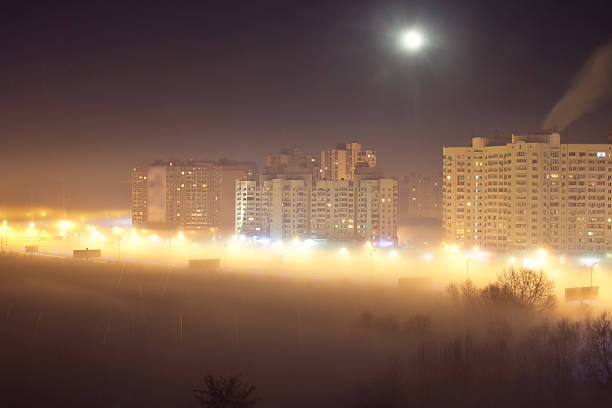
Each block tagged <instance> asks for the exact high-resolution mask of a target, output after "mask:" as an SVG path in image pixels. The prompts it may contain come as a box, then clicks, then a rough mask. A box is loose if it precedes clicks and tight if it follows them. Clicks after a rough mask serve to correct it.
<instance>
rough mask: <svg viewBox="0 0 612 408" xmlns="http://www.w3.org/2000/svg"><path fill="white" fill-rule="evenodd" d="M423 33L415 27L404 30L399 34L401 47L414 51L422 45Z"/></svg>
mask: <svg viewBox="0 0 612 408" xmlns="http://www.w3.org/2000/svg"><path fill="white" fill-rule="evenodd" d="M423 42H424V40H423V35H422V34H421V33H420V32H419V31H418V30H416V29H409V30H405V31H403V32H402V33H401V34H400V45H401V47H402V48H403V49H405V50H408V51H412V52H416V51H418V50H420V49H421V48H422V47H423Z"/></svg>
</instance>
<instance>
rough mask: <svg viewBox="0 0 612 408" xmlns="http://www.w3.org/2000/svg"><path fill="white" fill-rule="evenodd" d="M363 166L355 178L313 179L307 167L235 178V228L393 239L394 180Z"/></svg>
mask: <svg viewBox="0 0 612 408" xmlns="http://www.w3.org/2000/svg"><path fill="white" fill-rule="evenodd" d="M367 170H370V171H366V169H360V170H358V171H357V172H356V174H355V178H356V179H355V181H349V180H337V181H334V180H317V181H313V180H312V177H311V175H310V174H309V173H308V171H305V172H302V173H294V174H280V175H277V176H274V177H273V178H266V177H265V176H262V180H261V182H260V183H259V184H254V183H252V182H240V181H237V182H236V209H237V212H236V218H237V222H236V233H238V234H244V235H260V236H269V237H270V238H271V239H273V240H290V239H293V238H295V237H298V238H319V239H329V240H337V241H354V240H363V241H365V240H373V241H381V240H385V241H389V242H396V241H397V181H396V180H394V179H390V178H383V177H382V174H381V172H380V171H371V170H378V169H367ZM257 197H260V198H261V199H260V200H257ZM249 198H250V199H249ZM257 223H259V224H257Z"/></svg>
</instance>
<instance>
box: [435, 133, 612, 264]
mask: <svg viewBox="0 0 612 408" xmlns="http://www.w3.org/2000/svg"><path fill="white" fill-rule="evenodd" d="M611 153H612V145H610V144H561V143H560V136H559V135H558V134H556V133H551V134H536V135H518V136H517V135H515V136H513V138H512V141H509V142H508V143H505V144H497V145H489V144H488V143H487V140H486V139H482V138H475V139H474V140H473V143H472V146H471V147H445V148H444V149H443V163H444V165H443V167H444V216H443V225H444V231H445V238H446V240H447V241H449V242H458V243H461V244H463V245H466V246H481V247H486V248H490V249H498V250H511V251H524V250H528V249H533V248H538V247H546V248H550V249H553V250H559V251H582V252H601V251H609V250H611V249H612V229H611V227H612V218H611V217H612V208H611V207H612V203H610V201H611V200H612V182H611V178H612V177H611V176H612V157H610V155H611ZM608 220H610V221H608Z"/></svg>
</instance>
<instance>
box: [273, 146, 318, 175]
mask: <svg viewBox="0 0 612 408" xmlns="http://www.w3.org/2000/svg"><path fill="white" fill-rule="evenodd" d="M306 170H308V171H307V172H308V173H310V174H312V177H313V180H319V179H320V178H321V170H320V163H319V160H318V159H317V158H315V157H313V156H309V155H306V154H304V153H303V152H302V150H300V149H298V148H293V149H282V150H281V151H280V153H274V154H270V155H268V156H266V167H265V168H264V170H263V174H264V175H266V176H267V178H268V179H272V178H274V176H276V175H279V174H295V173H305V172H306Z"/></svg>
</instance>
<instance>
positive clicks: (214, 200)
mask: <svg viewBox="0 0 612 408" xmlns="http://www.w3.org/2000/svg"><path fill="white" fill-rule="evenodd" d="M145 173H146V175H145ZM253 175H254V165H252V164H248V163H230V162H220V163H200V162H179V161H173V162H156V163H153V164H152V165H150V166H148V167H147V168H140V167H139V168H135V169H134V170H133V172H132V223H133V225H138V226H147V227H149V228H164V229H166V228H167V229H188V230H198V229H210V230H211V231H215V232H216V231H217V230H218V231H220V232H227V233H231V232H232V231H233V230H234V229H235V224H234V223H235V213H236V209H235V205H236V200H235V188H236V187H235V181H236V179H249V178H252V177H253ZM141 177H142V178H141ZM143 181H146V182H144V183H143Z"/></svg>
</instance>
